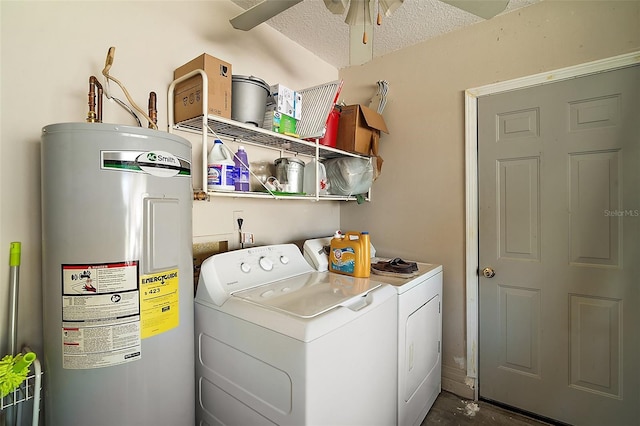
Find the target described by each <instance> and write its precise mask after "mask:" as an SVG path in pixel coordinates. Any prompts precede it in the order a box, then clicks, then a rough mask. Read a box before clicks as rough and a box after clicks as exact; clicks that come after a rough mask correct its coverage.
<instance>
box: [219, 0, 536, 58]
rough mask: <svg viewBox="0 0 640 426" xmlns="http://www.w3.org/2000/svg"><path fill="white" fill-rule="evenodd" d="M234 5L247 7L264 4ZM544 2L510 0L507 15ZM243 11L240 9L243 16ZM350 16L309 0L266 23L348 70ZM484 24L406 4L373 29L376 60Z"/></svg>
mask: <svg viewBox="0 0 640 426" xmlns="http://www.w3.org/2000/svg"><path fill="white" fill-rule="evenodd" d="M231 1H232V2H233V3H235V4H237V5H238V6H240V7H241V8H242V9H248V8H249V7H251V6H253V5H255V4H257V3H259V2H260V1H261V0H231ZM539 1H541V0H511V1H510V2H509V5H508V6H507V9H506V10H505V11H504V12H503V14H504V13H510V12H513V11H514V10H516V9H519V8H521V7H525V6H529V5H532V4H534V3H537V2H539ZM242 9H240V8H239V9H238V13H240V12H242ZM345 16H346V13H345ZM345 16H341V15H334V14H333V13H331V12H330V11H329V10H328V9H326V7H325V5H324V2H323V1H322V0H304V1H302V2H301V3H298V4H297V5H295V6H293V7H291V8H289V9H287V10H285V11H284V12H282V13H281V14H279V15H277V16H275V17H273V18H271V19H270V20H268V21H266V24H267V25H269V26H271V27H273V28H274V29H276V30H278V31H279V32H281V33H282V34H284V35H285V36H286V37H288V38H290V39H291V40H294V41H295V42H297V43H298V44H299V45H301V46H303V47H305V48H306V49H308V50H310V51H311V52H313V53H315V54H316V55H317V56H318V57H320V58H322V59H323V60H325V61H326V62H328V63H330V64H331V65H333V66H335V67H336V68H344V67H346V66H349V26H348V25H347V24H345V22H344V18H345ZM483 20H484V19H482V18H479V17H477V16H475V15H472V14H470V13H467V12H464V11H462V10H460V9H457V8H455V7H453V6H450V5H448V4H446V3H442V2H440V1H439V0H405V1H404V3H403V5H402V6H401V7H400V8H398V9H397V10H396V11H395V12H394V13H393V14H392V15H391V16H389V17H384V18H383V21H382V25H381V26H375V27H374V30H373V31H374V34H373V37H372V38H373V56H374V57H378V56H382V55H384V54H387V53H390V52H393V51H395V50H399V49H402V48H404V47H407V46H411V45H414V44H417V43H420V42H422V41H424V40H427V39H430V38H433V37H437V36H439V35H442V34H445V33H448V32H451V31H454V30H457V29H459V28H462V27H465V26H468V25H473V24H475V23H478V22H482V21H483ZM263 25H264V24H263Z"/></svg>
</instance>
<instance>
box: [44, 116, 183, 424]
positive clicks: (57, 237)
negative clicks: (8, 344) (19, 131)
mask: <svg viewBox="0 0 640 426" xmlns="http://www.w3.org/2000/svg"><path fill="white" fill-rule="evenodd" d="M192 194H193V192H192V184H191V145H190V143H189V142H188V141H187V140H185V139H183V138H181V137H178V136H175V135H172V134H168V133H164V132H160V131H157V130H151V129H145V128H141V127H129V126H121V125H115V124H104V123H61V124H53V125H49V126H46V127H44V128H43V130H42V249H43V271H42V277H43V279H42V285H43V322H44V324H43V328H44V372H45V379H46V380H45V385H44V401H45V418H46V424H47V426H69V425H92V426H98V425H105V426H107V425H108V426H113V425H123V426H124V425H155V426H163V425H167V426H169V425H170V426H177V425H189V426H192V425H193V424H194V422H195V419H194V393H195V392H194V386H195V384H194V340H193V294H194V293H193V269H192V262H193V259H192V219H191V218H192V198H193V195H192Z"/></svg>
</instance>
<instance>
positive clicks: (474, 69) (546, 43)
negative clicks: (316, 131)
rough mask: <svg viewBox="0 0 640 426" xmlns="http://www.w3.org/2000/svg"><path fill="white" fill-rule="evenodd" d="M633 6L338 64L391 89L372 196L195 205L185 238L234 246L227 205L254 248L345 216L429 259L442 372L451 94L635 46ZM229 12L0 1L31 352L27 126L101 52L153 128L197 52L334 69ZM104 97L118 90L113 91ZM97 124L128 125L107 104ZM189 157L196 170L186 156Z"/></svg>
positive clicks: (359, 88)
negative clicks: (440, 275)
mask: <svg viewBox="0 0 640 426" xmlns="http://www.w3.org/2000/svg"><path fill="white" fill-rule="evenodd" d="M638 5H639V3H638V2H620V3H617V2H571V1H569V2H551V1H545V2H543V3H541V4H539V5H536V6H532V7H530V8H527V9H524V10H521V11H517V12H514V13H512V14H508V15H505V16H502V17H498V18H495V19H493V20H490V21H487V22H483V23H481V24H477V25H475V26H473V27H470V28H468V29H465V30H462V31H458V32H455V33H451V34H449V35H446V36H443V37H440V38H437V39H434V40H432V41H429V42H426V43H423V44H420V45H417V46H414V47H412V48H409V49H406V50H404V51H402V52H397V53H394V54H390V55H387V56H385V57H383V58H380V59H378V60H375V61H373V62H371V63H369V64H366V65H364V66H359V67H354V68H352V69H345V70H342V71H341V72H340V74H341V76H342V77H343V78H344V79H345V87H344V91H343V93H344V97H345V99H346V100H347V101H348V102H350V103H357V102H366V100H367V99H368V98H369V97H370V96H371V95H372V94H373V91H374V84H375V82H376V81H377V80H380V79H387V80H388V81H389V82H390V84H391V95H390V100H389V104H388V106H387V109H386V110H385V118H386V120H387V122H388V125H389V128H390V130H391V135H389V136H385V137H384V138H383V140H382V155H383V156H384V158H385V160H386V162H385V164H384V168H383V174H382V176H381V178H380V179H379V180H378V181H377V182H376V183H375V185H374V194H373V201H372V202H371V203H368V204H363V205H355V204H349V205H346V204H339V203H308V202H293V201H264V200H253V201H251V200H234V199H214V200H213V201H212V202H211V203H196V204H195V205H194V239H195V241H208V240H219V239H229V240H231V241H232V247H237V244H236V243H234V242H233V238H234V233H233V220H232V212H233V211H234V210H242V211H244V214H245V225H244V227H245V229H247V230H250V231H253V232H255V233H256V238H257V242H258V243H259V244H269V243H279V242H286V241H292V240H299V239H304V238H307V237H311V236H317V235H326V234H329V233H332V232H333V230H334V229H336V228H338V227H340V225H342V227H343V228H344V229H347V228H351V229H362V230H364V229H368V230H369V231H370V232H371V233H372V239H373V241H374V243H375V245H376V247H377V248H378V251H379V253H380V254H382V255H385V254H386V255H397V256H402V257H405V258H411V259H417V260H423V261H430V262H437V263H441V264H443V265H444V267H445V294H444V342H443V354H444V363H445V374H449V375H452V374H453V375H455V374H457V372H460V371H463V369H464V368H465V360H464V356H465V341H464V337H465V321H466V320H465V313H464V305H465V295H464V285H465V283H464V276H463V271H464V249H465V248H464V139H463V137H464V116H463V114H464V110H463V92H464V90H465V89H467V88H470V87H476V86H480V85H484V84H488V83H493V82H496V81H503V80H507V79H510V78H514V77H520V76H525V75H530V74H534V73H537V72H540V71H544V70H550V69H555V68H559V67H563V66H567V65H572V64H577V63H582V62H587V61H590V60H593V59H599V58H603V57H608V56H613V55H616V54H619V53H624V52H629V51H634V50H640V34H639V29H638V28H640V16H639V6H638ZM238 11H239V8H238V7H236V6H235V5H233V4H231V3H230V2H228V1H215V2H187V1H181V2H137V1H129V2H113V1H107V2H39V3H34V2H6V1H2V2H0V36H1V46H0V47H1V49H0V55H1V56H0V59H1V63H0V135H1V138H0V203H1V205H0V248H1V250H0V258H2V257H3V258H4V259H7V257H8V247H9V243H10V242H11V241H22V243H23V256H22V267H21V289H20V301H21V303H20V321H19V326H20V341H21V342H29V343H30V344H32V345H33V346H34V347H35V349H36V350H39V349H40V341H41V314H40V312H41V306H42V305H41V303H42V302H41V291H40V259H41V252H40V183H39V179H40V173H39V170H40V157H39V155H40V147H39V138H40V129H41V127H42V126H44V125H47V124H50V123H56V122H66V121H82V120H84V117H85V116H86V91H87V80H88V77H89V76H90V75H92V74H93V75H97V76H99V75H100V72H101V70H102V67H103V64H104V57H105V54H106V51H107V49H108V47H109V46H116V47H117V50H116V61H115V64H114V66H113V68H112V71H111V72H112V74H113V75H114V76H115V77H117V78H119V79H120V80H122V81H123V82H124V83H125V84H126V85H127V87H128V89H129V90H130V91H131V92H132V95H133V96H134V98H135V99H136V100H137V101H138V102H139V103H141V104H143V105H144V102H145V100H146V98H147V95H148V92H149V91H150V90H155V91H156V92H157V93H158V96H159V105H160V118H159V127H160V129H165V128H166V112H164V111H165V110H164V109H163V105H166V89H167V87H168V85H169V83H170V81H171V78H172V70H173V69H174V68H176V67H177V66H179V65H181V64H182V63H184V62H186V61H187V60H189V59H191V58H193V57H195V56H197V55H199V54H201V53H202V52H207V53H210V54H213V55H214V56H218V57H220V58H222V59H225V60H227V61H229V62H231V63H232V64H233V72H234V73H236V74H254V75H257V76H259V77H261V78H263V79H265V80H267V81H268V82H269V83H283V84H285V85H287V84H289V85H290V86H291V87H293V88H304V87H310V86H313V85H316V84H320V83H323V82H326V81H330V80H333V79H335V78H336V77H337V76H338V71H337V70H335V69H334V68H333V67H331V66H329V65H328V64H326V63H324V62H323V61H321V60H319V59H318V58H316V57H315V56H314V55H312V54H310V53H309V52H307V51H305V50H304V49H302V48H300V47H299V46H297V45H296V44H295V43H293V42H292V41H290V40H287V39H286V38H284V37H282V36H281V35H280V34H279V33H276V32H275V31H272V30H271V29H270V28H268V27H266V26H261V27H259V28H256V29H255V30H253V31H251V32H248V33H243V32H239V31H234V30H232V29H231V27H230V26H229V24H228V22H227V20H228V19H229V18H230V17H232V16H234V15H235V14H236V13H237V12H238ZM283 52H286V55H284V54H283ZM301 64H304V65H301ZM114 93H115V94H116V95H117V96H120V97H121V92H120V91H119V89H115V88H114ZM163 112H164V113H163ZM105 121H108V122H116V123H129V124H131V120H130V118H129V117H128V116H127V115H126V114H124V113H123V112H121V110H120V109H119V108H118V107H116V106H114V105H113V104H110V103H107V104H106V105H105ZM188 138H189V139H190V140H192V141H194V142H195V143H196V144H197V143H198V141H199V139H198V138H197V137H194V136H189V137H188ZM249 155H250V159H251V160H252V161H254V160H255V159H257V158H260V157H262V156H269V155H272V154H267V153H265V152H262V151H260V152H258V151H256V150H250V151H249ZM193 160H194V164H199V157H198V156H197V155H196V156H195V157H194V159H193ZM195 169H196V170H197V167H195ZM195 179H199V174H198V173H197V172H196V173H195ZM7 263H8V262H6V261H2V262H0V272H1V273H0V277H2V278H1V279H2V281H1V282H0V312H5V306H7V284H5V283H8V276H9V273H8V264H7ZM6 325H7V322H6V318H5V316H4V315H3V316H2V318H0V354H4V353H5V350H4V348H5V346H4V345H5V341H6ZM462 380H463V378H462ZM454 385H455V384H454Z"/></svg>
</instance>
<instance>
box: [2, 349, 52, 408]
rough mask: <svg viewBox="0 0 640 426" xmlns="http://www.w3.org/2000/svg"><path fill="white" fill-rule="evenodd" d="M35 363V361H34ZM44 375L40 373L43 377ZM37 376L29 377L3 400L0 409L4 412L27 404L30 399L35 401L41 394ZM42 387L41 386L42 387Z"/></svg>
mask: <svg viewBox="0 0 640 426" xmlns="http://www.w3.org/2000/svg"><path fill="white" fill-rule="evenodd" d="M34 362H35V361H34ZM42 374H43V373H40V375H42ZM36 376H37V375H36V374H31V375H29V376H27V378H26V379H25V381H24V382H22V383H21V384H20V386H18V387H17V388H16V389H14V390H13V391H12V392H9V394H8V395H7V396H5V397H3V398H2V401H1V402H0V409H1V410H4V409H5V408H9V407H13V406H15V405H18V404H21V403H23V402H26V401H28V400H30V399H33V398H34V397H35V395H36V393H39V392H40V388H36ZM41 386H42V385H40V387H41Z"/></svg>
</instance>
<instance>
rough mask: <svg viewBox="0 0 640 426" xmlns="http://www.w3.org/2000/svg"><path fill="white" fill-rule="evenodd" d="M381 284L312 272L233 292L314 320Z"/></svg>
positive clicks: (240, 296) (330, 273)
mask: <svg viewBox="0 0 640 426" xmlns="http://www.w3.org/2000/svg"><path fill="white" fill-rule="evenodd" d="M381 285H382V283H380V282H377V281H372V280H370V279H369V278H355V277H350V276H347V275H340V274H336V273H333V272H311V273H308V274H304V275H299V276H296V277H293V278H287V279H284V280H281V281H277V282H274V283H271V284H266V285H263V286H260V287H255V288H252V289H249V290H243V291H239V292H236V293H233V296H232V297H237V298H240V299H242V300H245V301H247V302H250V303H255V304H258V305H261V306H264V307H266V308H269V309H274V310H277V311H281V312H285V313H288V314H291V315H295V316H297V317H300V318H312V317H315V316H318V315H320V314H323V313H325V312H327V311H330V310H331V309H333V308H335V307H337V306H346V305H349V304H350V303H349V301H350V300H351V299H354V298H357V297H358V296H363V295H365V294H367V293H369V292H370V291H371V290H374V289H376V288H378V287H380V286H381Z"/></svg>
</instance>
